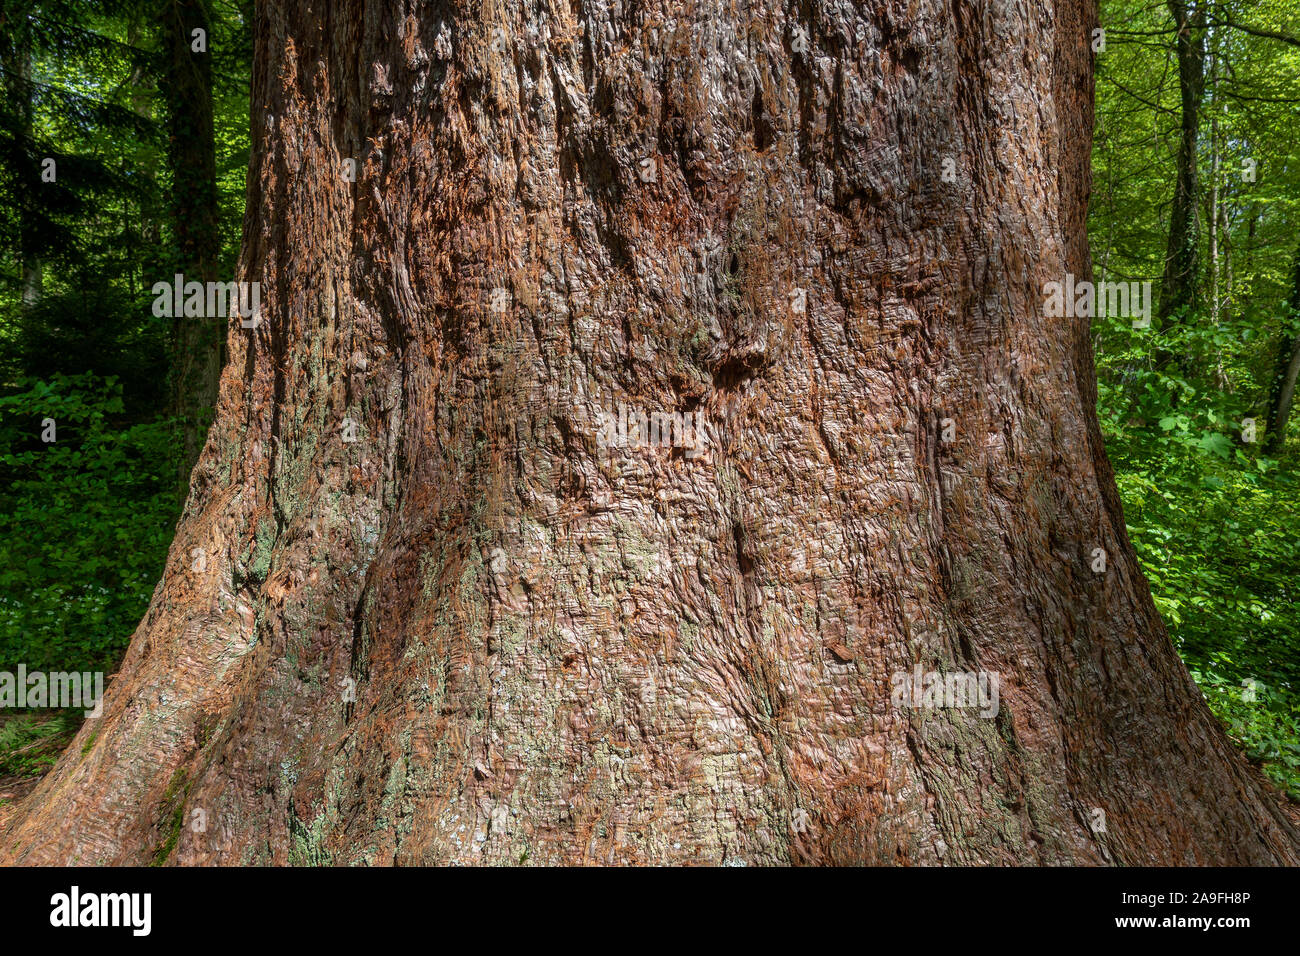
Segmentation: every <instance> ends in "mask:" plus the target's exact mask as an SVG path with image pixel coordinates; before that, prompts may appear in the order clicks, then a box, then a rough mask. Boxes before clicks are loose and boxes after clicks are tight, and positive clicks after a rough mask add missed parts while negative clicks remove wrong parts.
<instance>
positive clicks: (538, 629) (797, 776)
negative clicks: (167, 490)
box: [4, 0, 1300, 864]
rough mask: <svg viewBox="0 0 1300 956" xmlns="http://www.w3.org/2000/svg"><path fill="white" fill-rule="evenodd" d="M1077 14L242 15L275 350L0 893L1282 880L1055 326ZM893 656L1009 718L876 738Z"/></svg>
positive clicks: (367, 8) (45, 787)
mask: <svg viewBox="0 0 1300 956" xmlns="http://www.w3.org/2000/svg"><path fill="white" fill-rule="evenodd" d="M1095 22H1096V21H1095V12H1094V11H1093V9H1092V6H1091V4H1090V3H1087V2H1082V0H1061V2H1051V3H1049V2H1046V0H1029V2H1027V3H1022V4H1015V5H1012V4H1007V3H1004V2H1002V0H994V2H980V3H972V2H966V0H958V2H956V3H948V2H943V3H938V2H931V0H922V2H921V3H911V4H907V3H902V2H886V3H881V4H856V3H849V2H841V0H813V2H809V3H802V4H795V5H786V4H782V3H778V2H776V0H758V2H755V3H752V4H748V5H746V4H735V3H731V2H725V0H698V2H694V3H688V2H663V3H635V4H632V3H619V2H615V0H573V2H565V3H549V2H541V3H536V4H521V3H509V2H502V3H489V4H479V3H468V2H466V3H447V2H442V3H436V2H427V0H404V2H393V0H369V2H367V3H364V4H363V3H353V4H344V3H339V2H334V3H323V4H322V3H314V4H309V3H306V2H304V0H286V2H285V3H277V4H265V5H263V6H262V8H261V10H260V11H259V14H258V22H257V26H256V29H257V66H256V76H255V79H254V97H253V110H254V128H255V141H254V149H253V156H254V158H253V169H252V175H251V177H250V182H251V187H250V192H249V206H248V219H247V222H246V235H245V250H244V262H243V266H242V268H243V270H244V272H245V277H246V278H247V279H250V280H252V279H255V280H259V281H260V282H261V283H262V303H263V308H262V322H261V323H260V324H259V325H258V326H257V328H255V329H253V330H251V331H246V330H244V329H241V328H238V327H235V326H232V329H231V334H230V351H231V361H230V363H229V365H228V367H227V368H226V370H225V373H224V376H223V379H222V387H221V399H220V404H219V407H218V413H217V420H216V423H215V425H214V426H213V428H212V431H211V433H210V435H209V438H208V442H207V446H206V448H205V450H204V453H203V456H202V459H201V461H200V463H199V466H198V468H197V469H196V471H195V474H194V482H193V487H192V490H191V496H190V500H189V503H188V507H187V509H186V512H185V515H184V517H183V519H182V521H181V523H180V526H179V528H178V531H177V537H176V541H175V543H174V545H173V547H172V552H171V556H170V559H169V561H168V565H167V569H166V573H165V575H164V578H163V580H162V583H161V584H160V585H159V587H158V590H157V592H156V594H155V595H154V600H153V604H152V607H151V608H150V609H149V612H148V615H147V616H146V618H145V620H144V622H143V623H142V624H141V626H140V629H139V631H138V632H137V633H136V635H135V639H134V641H133V642H132V645H131V649H130V651H129V653H128V654H127V657H126V660H125V662H124V663H123V665H122V668H121V672H120V674H119V676H118V677H117V679H116V680H115V681H114V682H113V683H112V685H111V688H110V689H109V692H108V699H107V703H106V707H105V714H104V717H103V718H102V719H101V720H99V721H90V722H88V724H87V726H86V728H85V729H84V730H83V731H82V733H81V735H80V736H79V737H78V739H77V740H76V741H75V743H74V744H73V745H72V746H71V747H70V749H69V750H68V752H67V754H65V755H64V757H63V759H62V761H61V762H60V763H59V765H58V766H57V767H56V769H55V770H54V771H53V772H52V773H51V774H50V775H49V776H48V777H47V778H46V779H45V781H44V782H43V783H42V784H41V786H40V787H39V789H38V790H37V791H36V793H35V794H34V795H33V796H32V797H31V799H30V801H29V803H28V804H27V805H26V806H25V808H24V810H23V812H22V814H21V815H20V816H19V817H18V818H17V820H16V822H15V823H14V824H13V826H12V827H11V828H10V830H9V831H8V832H7V834H6V837H5V841H4V846H5V848H6V849H5V853H6V858H7V859H11V860H16V861H20V862H27V863H48V862H81V863H124V862H144V861H149V860H158V861H166V862H169V863H190V864H192V863H237V862H273V863H290V862H330V863H358V862H365V863H390V862H398V863H416V862H443V861H458V862H514V861H521V860H529V861H532V862H578V861H588V862H614V863H631V862H643V863H667V862H704V863H722V862H750V863H787V862H850V861H855V862H868V863H877V862H878V863H893V862H898V863H935V862H949V863H976V862H987V863H1048V862H1051V863H1059V862H1075V863H1144V862H1149V863H1157V862H1160V863H1269V862H1282V861H1286V862H1292V863H1294V862H1298V861H1300V853H1298V852H1297V845H1298V843H1297V832H1296V828H1295V827H1294V825H1293V824H1292V823H1291V822H1290V821H1289V820H1288V819H1287V817H1286V816H1285V815H1284V814H1283V812H1282V811H1281V810H1280V809H1279V807H1278V805H1277V803H1276V802H1275V800H1274V796H1273V794H1272V793H1271V791H1269V790H1268V789H1267V788H1266V787H1265V786H1264V785H1263V784H1261V783H1260V782H1259V781H1258V779H1257V778H1256V776H1255V775H1254V773H1253V772H1252V771H1251V770H1250V768H1248V767H1247V766H1246V765H1245V763H1244V762H1243V761H1242V760H1241V758H1240V757H1239V756H1237V755H1236V754H1235V752H1234V750H1233V748H1232V746H1231V744H1230V743H1229V741H1228V740H1227V739H1226V737H1225V736H1224V734H1223V732H1222V730H1221V729H1220V727H1219V726H1218V725H1217V724H1216V722H1215V721H1214V719H1213V718H1212V717H1211V715H1210V714H1209V712H1208V711H1207V710H1206V707H1205V705H1204V703H1203V702H1202V700H1201V698H1200V696H1199V695H1198V693H1197V691H1196V689H1195V687H1194V685H1193V684H1192V682H1191V680H1190V678H1189V676H1188V674H1187V672H1186V670H1185V669H1184V667H1183V666H1182V664H1181V663H1180V661H1179V660H1178V658H1177V656H1176V655H1175V653H1174V650H1173V648H1172V646H1171V645H1170V641H1169V638H1168V637H1167V635H1166V634H1165V631H1164V629H1163V627H1162V626H1161V623H1160V620H1159V618H1158V616H1157V614H1156V611H1155V609H1154V607H1153V605H1152V601H1151V597H1150V594H1149V592H1148V588H1147V585H1146V582H1145V581H1144V579H1143V577H1142V575H1141V573H1140V572H1139V570H1138V567H1137V565H1136V562H1135V560H1134V555H1133V550H1132V548H1131V546H1130V545H1129V542H1128V539H1127V537H1126V534H1125V529H1124V519H1123V515H1122V513H1121V509H1120V504H1119V501H1118V499H1117V496H1116V492H1115V485H1114V481H1113V478H1112V475H1111V472H1110V470H1109V467H1108V465H1107V463H1106V459H1105V455H1104V452H1103V450H1102V446H1101V441H1100V438H1099V435H1098V429H1097V421H1096V418H1095V415H1094V412H1093V405H1094V381H1095V378H1094V372H1093V366H1092V360H1091V355H1090V352H1089V349H1088V344H1087V343H1088V338H1087V320H1086V319H1045V318H1043V308H1042V305H1041V302H1040V298H1041V296H1040V290H1041V288H1042V286H1043V284H1044V283H1045V282H1047V281H1050V280H1060V279H1062V278H1063V277H1064V275H1065V274H1066V273H1067V272H1068V273H1073V274H1074V275H1075V276H1078V277H1084V276H1086V275H1087V274H1088V273H1089V270H1090V266H1089V261H1088V251H1087V245H1086V241H1085V237H1084V231H1083V226H1084V208H1085V202H1086V197H1087V193H1088V182H1089V174H1088V151H1089V143H1090V136H1091V125H1092V116H1091V101H1092V82H1091V76H1092V68H1091V62H1090V52H1089V41H1090V33H1091V30H1092V28H1093V27H1094V25H1095ZM349 158H353V159H355V160H356V170H357V171H356V177H355V182H352V181H350V180H349V178H348V177H347V176H346V175H344V173H345V171H346V167H345V160H347V159H349ZM947 160H951V161H952V162H950V163H949V162H946V161H947ZM952 180H955V181H952ZM799 290H803V291H802V292H800V291H799ZM620 406H625V407H626V414H627V416H629V417H633V418H637V417H639V415H640V414H641V413H646V414H650V413H656V412H660V413H686V412H691V413H692V414H693V415H694V416H695V417H694V418H693V421H694V422H695V423H696V426H697V429H698V430H699V431H700V433H701V435H702V438H701V442H700V443H701V444H702V445H703V446H704V447H702V448H696V449H694V450H692V449H685V448H682V447H664V443H663V441H662V436H661V440H660V442H659V443H658V444H655V443H651V442H645V441H640V442H638V441H637V440H636V438H635V432H634V431H633V432H632V433H631V434H628V435H626V436H625V435H624V434H623V430H622V429H623V426H622V423H621V422H620V425H619V427H618V428H615V429H612V430H611V429H607V427H606V426H607V425H608V423H609V417H608V416H609V415H611V414H612V415H614V416H617V417H620V418H622V417H623V416H624V410H623V409H620ZM353 426H355V431H354V430H353ZM353 437H355V439H356V440H355V441H349V440H348V439H349V438H353ZM1098 548H1100V549H1104V550H1105V551H1106V553H1107V555H1108V557H1107V559H1106V564H1105V565H1104V568H1105V570H1104V571H1098V570H1094V568H1096V567H1101V565H1100V563H1099V561H1098V559H1097V557H1095V556H1094V552H1095V549H1098ZM917 665H919V666H920V667H921V668H922V669H923V670H924V671H945V672H960V671H988V672H991V673H994V674H996V675H999V676H1000V686H1001V693H1000V707H999V709H998V713H997V716H996V717H994V718H992V719H986V718H982V717H980V716H979V714H978V713H977V712H974V711H971V710H968V709H959V708H935V709H926V708H908V707H899V706H896V705H895V702H893V701H891V689H892V688H893V687H894V684H893V680H894V675H896V674H899V673H903V672H912V671H913V669H914V668H915V667H916V666H917ZM200 811H201V812H200ZM1098 811H1102V812H1101V813H1098ZM1102 821H1104V825H1103V823H1102Z"/></svg>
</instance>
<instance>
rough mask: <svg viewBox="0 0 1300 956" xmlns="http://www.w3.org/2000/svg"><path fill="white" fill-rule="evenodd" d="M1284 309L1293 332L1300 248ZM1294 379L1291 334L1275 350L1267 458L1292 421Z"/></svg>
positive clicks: (1296, 364)
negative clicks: (1286, 308)
mask: <svg viewBox="0 0 1300 956" xmlns="http://www.w3.org/2000/svg"><path fill="white" fill-rule="evenodd" d="M1287 307H1288V312H1289V315H1288V316H1287V319H1288V322H1287V327H1288V328H1295V322H1296V320H1297V317H1300V247H1297V248H1296V256H1295V270H1294V274H1293V278H1292V287H1291V296H1290V298H1289V300H1288V301H1287ZM1297 378H1300V334H1298V333H1292V334H1290V335H1286V336H1283V338H1282V342H1281V344H1280V345H1279V347H1278V356H1277V363H1276V365H1275V370H1274V372H1273V380H1272V382H1271V383H1270V386H1269V397H1268V398H1269V400H1268V429H1267V431H1266V432H1265V438H1264V451H1265V453H1266V454H1270V455H1272V454H1276V453H1277V452H1278V451H1280V450H1281V448H1282V444H1283V442H1285V441H1286V426H1287V422H1288V421H1289V420H1290V418H1291V406H1292V404H1293V403H1294V402H1295V387H1296V379H1297Z"/></svg>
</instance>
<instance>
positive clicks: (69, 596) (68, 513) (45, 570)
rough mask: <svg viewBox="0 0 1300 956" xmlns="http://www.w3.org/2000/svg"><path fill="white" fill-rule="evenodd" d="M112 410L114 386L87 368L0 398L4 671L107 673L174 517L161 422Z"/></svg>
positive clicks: (168, 451) (117, 402) (117, 407)
mask: <svg viewBox="0 0 1300 956" xmlns="http://www.w3.org/2000/svg"><path fill="white" fill-rule="evenodd" d="M121 413H122V398H121V386H120V385H119V384H117V383H116V382H115V381H113V380H111V379H109V380H102V379H99V378H97V377H95V376H94V375H91V374H89V373H87V374H84V375H81V376H77V377H66V376H62V375H60V376H56V377H55V378H53V379H51V380H49V381H37V380H27V381H24V382H22V383H21V385H20V386H19V387H18V388H17V389H13V390H10V391H9V392H8V393H7V394H4V395H3V396H0V594H3V595H4V596H3V597H2V598H0V648H3V661H4V662H5V665H6V667H7V668H9V667H13V666H16V665H17V664H18V663H23V664H26V665H27V667H28V669H30V670H37V669H40V670H78V671H81V670H108V671H111V670H112V669H113V667H114V666H115V664H116V662H117V660H118V659H119V658H120V656H121V654H122V651H123V650H124V649H125V647H126V642H127V640H128V639H129V637H130V635H131V633H132V632H133V631H134V630H135V627H136V625H137V624H138V623H139V621H140V618H141V616H142V615H143V613H144V609H145V607H146V606H147V605H148V602H149V597H150V595H151V594H152V592H153V588H154V585H155V584H156V583H157V580H158V576H159V574H160V572H161V569H162V563H163V560H164V558H165V556H166V552H167V546H168V544H169V542H170V539H171V533H172V529H173V525H174V522H175V519H176V514H177V504H176V501H175V498H174V496H173V494H172V484H171V481H172V474H173V468H174V464H173V462H174V459H173V455H174V449H173V448H172V447H171V444H170V438H169V433H168V425H167V423H166V422H165V421H155V422H145V423H139V424H127V423H123V422H122V421H121V418H120V416H121ZM46 418H51V419H53V420H54V422H55V427H56V429H57V431H56V438H57V440H56V441H55V442H53V443H49V444H46V443H44V442H42V441H41V432H42V421H43V420H44V419H46Z"/></svg>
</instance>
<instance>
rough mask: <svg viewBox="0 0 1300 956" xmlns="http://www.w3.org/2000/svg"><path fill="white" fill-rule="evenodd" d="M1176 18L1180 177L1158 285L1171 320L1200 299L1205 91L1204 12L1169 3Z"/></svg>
mask: <svg viewBox="0 0 1300 956" xmlns="http://www.w3.org/2000/svg"><path fill="white" fill-rule="evenodd" d="M1168 7H1169V13H1170V15H1171V16H1172V17H1173V19H1174V26H1175V29H1176V33H1175V41H1174V42H1175V48H1176V51H1177V60H1178V91H1179V99H1180V125H1179V138H1178V153H1177V164H1178V176H1177V180H1176V182H1175V185H1174V196H1173V203H1172V205H1171V207H1170V213H1169V244H1168V248H1167V250H1166V252H1165V271H1164V276H1163V279H1162V281H1161V284H1160V309H1159V312H1160V318H1161V319H1168V318H1170V317H1171V316H1174V315H1176V314H1177V313H1178V312H1179V310H1181V309H1187V308H1192V307H1194V306H1195V305H1196V301H1197V278H1198V276H1197V245H1198V242H1199V229H1198V227H1197V217H1196V213H1197V203H1198V202H1199V183H1198V175H1197V155H1196V149H1197V134H1198V131H1199V128H1200V122H1201V100H1202V97H1203V95H1204V88H1205V9H1204V5H1203V3H1202V4H1201V5H1200V6H1199V7H1198V6H1195V5H1193V4H1191V3H1187V2H1185V0H1168Z"/></svg>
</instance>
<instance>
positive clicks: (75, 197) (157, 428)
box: [0, 0, 1300, 801]
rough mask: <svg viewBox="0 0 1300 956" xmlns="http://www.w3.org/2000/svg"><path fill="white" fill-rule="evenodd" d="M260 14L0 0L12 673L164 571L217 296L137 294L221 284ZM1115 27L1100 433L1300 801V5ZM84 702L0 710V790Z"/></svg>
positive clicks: (92, 655) (1261, 5)
mask: <svg viewBox="0 0 1300 956" xmlns="http://www.w3.org/2000/svg"><path fill="white" fill-rule="evenodd" d="M251 14H252V5H251V2H246V0H76V2H74V0H56V2H32V0H0V196H2V197H3V199H4V202H3V203H2V204H0V670H13V669H15V668H16V667H17V665H18V664H19V663H23V664H26V666H27V668H28V669H29V670H74V669H75V670H103V671H104V672H105V673H107V674H110V675H111V674H112V673H113V671H114V670H115V668H116V666H117V663H118V661H119V660H120V658H121V655H122V653H123V652H124V651H125V649H126V645H127V642H128V640H129V639H130V636H131V633H132V632H133V630H134V629H135V627H136V625H137V624H138V623H139V620H140V617H141V616H142V614H143V613H144V610H145V608H146V607H147V605H148V602H149V598H150V595H151V594H152V592H153V588H154V585H155V584H156V583H157V581H158V578H159V576H160V574H161V570H162V566H163V561H164V558H165V556H166V552H167V548H168V545H169V543H170V541H171V536H172V532H173V529H174V527H175V523H176V520H177V518H178V516H179V514H180V508H181V504H182V501H183V497H184V494H185V491H186V485H187V482H188V475H189V469H190V467H191V466H192V464H193V462H194V459H195V457H196V456H197V452H198V449H199V448H200V447H201V444H202V436H203V434H204V430H205V428H206V425H207V421H208V417H209V415H210V410H211V406H212V403H213V399H214V397H215V387H216V378H215V373H216V371H217V370H219V368H220V363H221V361H222V355H221V350H222V348H223V336H224V320H219V321H218V322H216V323H206V322H204V321H201V320H195V319H189V320H183V321H178V320H173V319H170V318H157V317H155V316H154V315H153V312H152V308H151V307H152V303H153V300H154V296H153V294H152V293H151V291H150V290H151V286H152V285H153V283H155V282H158V281H170V280H171V277H172V276H173V275H174V274H175V273H178V272H179V273H184V274H185V275H186V277H187V278H198V277H201V278H202V279H204V280H219V281H228V280H231V279H233V278H234V272H235V265H236V260H237V258H238V254H239V241H240V232H241V227H242V221H243V203H244V180H245V173H246V169H247V164H248V150H249V99H248V96H249V91H248V83H249V74H250V64H251V36H250V28H249V25H250V19H251ZM1101 23H1102V25H1103V27H1104V28H1105V35H1104V38H1102V37H1098V38H1096V39H1095V40H1094V41H1093V45H1094V48H1095V49H1096V50H1097V53H1096V64H1097V94H1096V96H1097V99H1096V102H1097V131H1096V138H1095V145H1094V151H1093V170H1094V183H1093V195H1092V206H1091V210H1090V217H1089V224H1088V229H1089V236H1090V240H1091V245H1092V253H1093V261H1094V268H1095V279H1096V280H1097V281H1098V282H1101V281H1137V282H1142V281H1150V282H1151V283H1152V284H1153V288H1154V290H1155V295H1156V300H1157V307H1156V310H1155V315H1154V316H1153V319H1152V322H1151V327H1150V328H1144V329H1135V328H1133V323H1132V320H1131V319H1129V318H1120V317H1113V318H1100V319H1095V320H1094V322H1093V345H1094V349H1095V351H1096V356H1097V365H1098V375H1099V388H1098V412H1099V414H1100V417H1101V423H1102V428H1103V430H1104V432H1105V436H1106V442H1107V450H1108V453H1109V456H1110V459H1111V462H1112V463H1113V464H1114V466H1115V470H1116V473H1117V478H1118V482H1119V489H1120V492H1121V495H1122V496H1123V499H1124V506H1125V514H1126V518H1127V521H1128V528H1129V533H1130V535H1131V536H1132V538H1133V543H1134V545H1135V547H1136V549H1137V553H1138V556H1139V558H1140V559H1141V561H1142V564H1143V569H1144V571H1145V573H1146V576H1147V578H1148V579H1149V581H1150V582H1151V586H1152V589H1153V591H1154V594H1155V600H1156V604H1157V606H1158V607H1159V609H1160V612H1161V614H1162V615H1163V617H1164V619H1165V622H1166V624H1167V625H1168V628H1169V632H1170V634H1171V635H1172V636H1173V639H1174V641H1175V644H1176V645H1177V647H1178V649H1179V651H1180V653H1181V654H1182V655H1183V658H1184V660H1186V662H1187V664H1188V667H1189V668H1190V669H1191V671H1192V674H1193V676H1194V677H1195V678H1196V681H1197V683H1198V684H1199V685H1200V687H1201V690H1202V692H1203V693H1204V694H1205V696H1206V699H1207V700H1208V702H1209V704H1210V706H1211V708H1212V709H1213V710H1214V712H1215V713H1216V714H1217V715H1218V716H1219V717H1220V718H1221V719H1222V720H1223V722H1224V724H1225V726H1226V727H1227V729H1228V731H1229V733H1230V734H1231V735H1232V736H1233V738H1234V739H1235V740H1237V741H1238V742H1239V743H1240V745H1241V746H1242V748H1243V749H1244V751H1245V752H1246V753H1247V755H1248V756H1249V757H1250V758H1251V759H1252V760H1254V761H1256V762H1258V763H1259V764H1260V765H1261V766H1262V767H1263V768H1264V770H1265V772H1266V773H1268V775H1269V776H1270V777H1272V779H1273V780H1274V781H1275V782H1276V783H1277V784H1278V785H1279V786H1280V787H1282V788H1283V789H1284V790H1286V791H1287V792H1288V793H1289V794H1290V795H1291V796H1292V798H1293V799H1295V800H1297V801H1300V654H1298V652H1300V586H1298V584H1297V580H1296V571H1297V568H1298V567H1300V534H1298V533H1297V527H1298V522H1300V422H1295V421H1292V422H1291V423H1290V426H1289V427H1288V418H1290V417H1293V416H1291V415H1290V410H1291V405H1292V399H1293V392H1294V387H1295V383H1296V377H1297V372H1300V228H1297V227H1298V226H1300V137H1297V129H1296V127H1297V125H1298V123H1300V0H1230V2H1207V0H1200V2H1195V3H1184V2H1173V0H1170V2H1168V3H1153V2H1136V0H1102V2H1101ZM196 31H197V32H196ZM198 45H202V47H203V48H204V50H206V56H202V57H195V56H192V55H191V53H192V52H199V46H198ZM1294 417H1300V416H1294ZM47 419H53V420H54V423H55V428H56V429H57V430H56V440H55V441H53V442H47V441H44V440H42V438H43V433H45V432H46V429H47V426H46V420H47ZM80 720H81V712H80V711H73V712H69V713H67V714H59V713H57V712H54V713H52V712H49V711H39V712H37V711H29V712H22V711H12V710H3V711H0V801H4V800H6V799H13V798H14V797H15V795H16V794H18V793H20V792H22V791H23V790H24V789H25V788H26V785H27V784H26V781H29V780H31V779H34V778H35V777H38V776H39V775H40V774H41V773H43V772H44V771H45V770H46V769H47V768H48V767H49V766H50V764H51V763H52V762H53V760H54V758H55V757H56V756H57V755H58V752H59V750H60V749H61V748H62V746H64V745H65V744H66V742H67V741H68V739H69V738H70V736H71V733H72V731H74V730H75V729H76V727H77V725H78V724H79V722H80Z"/></svg>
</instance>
